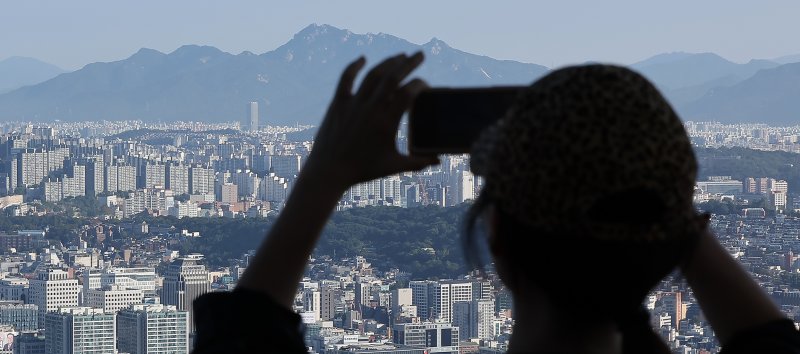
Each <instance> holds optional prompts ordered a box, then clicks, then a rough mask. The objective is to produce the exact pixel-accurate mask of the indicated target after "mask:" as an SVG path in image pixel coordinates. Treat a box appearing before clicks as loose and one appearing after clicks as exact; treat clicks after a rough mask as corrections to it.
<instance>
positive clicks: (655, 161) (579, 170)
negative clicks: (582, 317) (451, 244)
mask: <svg viewBox="0 0 800 354" xmlns="http://www.w3.org/2000/svg"><path fill="white" fill-rule="evenodd" d="M471 168H472V170H473V171H474V172H475V173H476V174H478V175H481V176H482V177H483V178H484V181H485V182H484V189H483V191H482V192H481V195H480V196H479V197H478V199H477V200H476V202H475V204H474V205H473V207H472V209H471V211H470V215H469V218H468V219H469V220H470V224H469V225H474V221H475V219H477V218H478V217H480V216H482V215H484V214H485V211H486V210H491V217H490V219H491V220H490V222H489V223H488V224H489V225H490V229H491V230H490V237H489V246H490V249H491V251H492V255H493V258H494V262H495V266H496V268H497V270H498V274H499V275H500V277H501V278H502V279H503V281H504V283H505V284H506V285H507V286H508V287H509V288H510V289H511V291H512V292H513V293H514V295H515V298H517V299H516V300H515V301H520V299H518V298H519V296H520V291H521V289H520V288H519V284H521V283H522V282H525V283H526V284H534V285H535V286H536V287H537V289H539V290H540V291H541V292H542V293H543V294H544V295H545V296H546V298H547V299H548V301H549V302H550V303H551V304H552V305H553V306H556V307H558V308H559V309H560V310H561V311H563V312H566V313H574V314H580V313H584V314H585V313H587V312H586V311H589V312H590V313H592V315H593V316H597V317H598V318H601V319H608V320H612V321H615V322H617V323H619V324H620V326H621V327H624V326H625V323H627V322H629V321H630V320H629V318H632V317H636V316H637V314H638V313H639V312H638V311H639V309H641V303H642V301H643V299H644V297H645V295H646V294H647V292H648V291H649V290H650V289H651V288H652V287H653V286H655V285H656V284H657V283H658V281H659V280H660V279H662V278H663V277H664V276H666V275H667V274H669V273H670V272H671V271H672V270H673V269H675V267H676V265H677V264H678V262H679V261H680V260H681V259H682V257H683V255H684V253H685V250H686V249H688V248H689V246H690V245H691V244H692V242H691V241H692V239H693V237H692V236H693V235H694V234H695V232H694V231H695V229H696V225H697V222H696V220H697V219H698V218H697V216H696V213H695V211H694V208H693V206H692V193H693V188H694V183H695V177H696V172H697V163H696V160H695V157H694V153H693V151H692V148H691V144H690V141H689V138H688V136H687V134H686V131H685V130H684V127H683V124H682V123H681V121H680V119H679V118H678V116H677V115H676V114H675V112H674V111H673V110H672V108H671V107H670V105H669V104H668V103H667V101H666V100H665V99H664V98H663V96H662V95H661V94H660V93H659V92H658V90H657V89H656V88H655V87H654V86H653V85H652V84H651V83H650V82H649V81H648V80H647V79H645V78H644V77H642V76H641V75H639V74H638V73H635V72H633V71H631V70H629V69H626V68H623V67H618V66H611V65H586V66H574V67H567V68H564V69H560V70H556V71H554V72H552V73H550V74H548V75H547V76H545V77H543V78H542V79H540V80H538V81H536V82H535V83H534V84H533V85H531V86H530V87H528V88H527V89H526V90H524V91H523V92H522V93H521V95H520V97H519V98H518V99H517V101H516V103H515V104H514V105H513V106H512V107H511V108H510V109H509V111H508V113H507V114H506V116H505V117H503V118H502V119H500V120H499V121H498V123H496V124H495V125H494V126H492V127H491V128H490V129H488V130H487V131H485V132H484V133H483V134H482V136H481V138H480V139H479V140H478V141H477V142H476V143H475V145H474V146H473V150H472V156H471ZM469 227H470V228H471V226H469ZM468 235H470V236H469V237H467V238H465V241H466V243H465V244H466V246H467V247H466V249H465V251H466V252H465V253H466V255H467V258H468V260H470V261H471V262H472V263H473V264H477V263H479V257H478V254H477V252H476V251H475V249H474V247H472V243H473V241H474V237H473V236H471V235H472V232H469V233H468ZM478 265H479V264H478ZM523 301H524V300H523Z"/></svg>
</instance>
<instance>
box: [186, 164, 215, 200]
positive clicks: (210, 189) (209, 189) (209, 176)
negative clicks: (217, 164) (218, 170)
mask: <svg viewBox="0 0 800 354" xmlns="http://www.w3.org/2000/svg"><path fill="white" fill-rule="evenodd" d="M214 178H215V176H214V170H213V169H210V168H206V167H203V166H192V167H191V168H189V191H190V194H211V193H214Z"/></svg>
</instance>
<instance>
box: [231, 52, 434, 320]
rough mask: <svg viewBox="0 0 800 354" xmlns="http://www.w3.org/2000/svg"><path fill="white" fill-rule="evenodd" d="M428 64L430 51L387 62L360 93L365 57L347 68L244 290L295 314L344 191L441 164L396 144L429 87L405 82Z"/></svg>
mask: <svg viewBox="0 0 800 354" xmlns="http://www.w3.org/2000/svg"><path fill="white" fill-rule="evenodd" d="M422 59H423V56H422V53H417V54H415V55H413V56H411V57H408V56H406V55H404V54H401V55H398V56H394V57H391V58H389V59H386V60H385V61H383V62H382V63H380V64H379V65H377V66H376V67H375V68H374V69H372V70H371V71H370V72H369V73H368V74H367V76H366V77H365V78H364V81H363V82H362V84H361V87H360V88H359V89H358V91H357V92H356V93H355V94H354V93H353V92H352V88H353V81H354V79H355V77H356V75H357V74H358V72H359V70H361V68H362V67H363V66H364V64H365V60H364V59H363V58H361V59H358V60H356V61H355V62H353V63H352V64H350V65H349V66H348V67H347V69H345V71H344V73H343V74H342V77H341V80H340V82H339V86H338V88H337V91H336V94H335V97H334V99H333V102H332V103H331V105H330V107H329V109H328V112H327V114H326V116H325V119H324V121H323V123H322V125H321V126H320V129H319V132H318V133H317V137H316V138H315V142H314V148H313V150H312V152H311V154H310V155H309V157H308V161H307V162H306V163H305V166H304V167H303V170H302V171H301V172H300V176H299V177H298V179H297V184H296V185H295V186H294V188H293V189H292V193H291V195H290V196H289V199H288V200H287V202H286V206H285V208H284V209H283V210H282V211H281V213H280V216H279V217H278V220H276V221H275V224H274V225H273V226H272V229H271V230H270V232H269V234H268V235H267V237H266V239H265V240H264V242H263V243H262V244H261V246H260V248H259V249H258V252H257V253H256V255H255V257H254V258H253V260H252V261H251V263H250V265H249V266H248V267H247V270H246V271H245V273H244V274H243V275H242V278H241V280H240V281H239V283H238V285H237V288H243V289H248V290H253V291H258V292H261V293H264V294H266V295H269V296H270V297H271V298H272V299H273V300H275V301H277V302H278V303H279V304H281V305H283V306H285V307H286V308H289V309H291V307H292V303H293V301H294V297H295V293H296V291H297V285H298V283H299V282H300V280H301V279H302V275H303V272H304V270H305V267H306V263H307V261H308V258H309V256H310V255H311V252H312V251H313V250H314V247H315V245H316V243H317V240H318V239H319V236H320V233H321V232H322V228H323V227H324V225H325V223H326V222H327V220H328V217H329V216H330V214H331V212H332V210H333V209H334V208H335V206H336V204H337V202H338V201H339V199H340V198H341V196H342V194H343V193H344V192H345V191H347V189H348V188H349V187H350V186H352V185H354V184H357V183H359V182H365V181H369V180H372V179H375V178H379V177H382V176H386V175H390V174H393V173H398V172H402V171H408V170H419V169H422V168H424V167H426V166H429V165H432V164H435V163H437V162H438V160H437V159H436V158H435V157H411V156H405V155H401V154H400V153H399V152H398V151H397V148H396V146H395V136H396V134H397V127H398V124H399V123H400V118H401V117H402V115H403V113H404V112H405V111H406V110H407V109H408V108H409V105H410V104H411V102H412V100H413V98H414V97H415V95H416V94H417V93H418V92H419V91H420V90H422V89H423V88H425V87H426V86H427V85H426V84H425V83H424V82H423V81H421V80H418V79H415V80H411V81H409V82H408V83H407V84H404V85H401V83H402V81H403V80H404V79H405V78H406V77H407V76H408V75H409V74H410V73H411V72H412V71H413V70H414V69H415V68H416V67H417V66H419V64H420V63H421V62H422Z"/></svg>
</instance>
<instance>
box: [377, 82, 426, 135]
mask: <svg viewBox="0 0 800 354" xmlns="http://www.w3.org/2000/svg"><path fill="white" fill-rule="evenodd" d="M428 88H429V86H428V83H426V82H425V81H423V80H422V79H413V80H411V81H409V82H407V83H406V84H405V85H403V87H401V88H399V89H398V92H397V94H396V95H395V97H394V100H393V101H392V102H391V104H390V105H389V107H388V109H387V111H389V112H390V114H389V117H390V119H387V120H386V125H387V127H390V128H393V129H396V128H397V124H399V123H400V119H401V118H402V117H403V112H405V111H406V110H408V109H409V107H410V106H411V103H412V102H414V99H415V98H416V97H417V95H419V93H420V92H422V91H424V90H426V89H428Z"/></svg>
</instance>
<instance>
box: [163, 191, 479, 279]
mask: <svg viewBox="0 0 800 354" xmlns="http://www.w3.org/2000/svg"><path fill="white" fill-rule="evenodd" d="M467 207H468V205H466V204H465V205H461V206H456V207H449V208H441V207H436V206H429V207H421V208H408V209H406V208H397V207H366V208H356V209H351V210H346V211H341V212H337V213H334V214H333V216H332V217H331V220H330V221H329V222H328V225H327V226H326V227H325V230H324V231H323V236H322V238H321V239H320V242H319V244H318V246H317V248H316V251H315V255H317V256H319V255H330V256H334V255H335V256H336V258H341V257H347V256H354V255H362V256H364V257H366V258H367V260H368V261H369V262H371V263H372V264H373V266H375V267H378V268H379V269H381V270H388V269H389V268H392V267H397V268H399V269H400V270H403V271H406V272H410V273H412V274H413V275H414V277H415V278H429V277H432V278H453V277H458V276H460V275H463V274H465V273H466V272H467V268H466V265H465V262H464V258H463V253H462V250H461V240H460V237H461V233H462V227H463V224H462V220H463V216H464V215H465V213H466V210H467ZM273 221H274V218H267V219H260V218H251V219H244V220H242V219H236V220H233V219H219V218H215V219H203V218H193V219H189V218H184V219H180V220H177V219H174V218H158V219H155V220H153V222H154V223H156V224H160V223H168V224H171V225H174V226H175V227H176V229H179V230H180V229H188V230H191V231H200V233H201V235H202V236H203V237H201V238H197V239H192V238H189V239H187V240H186V241H185V242H184V243H183V244H182V245H181V246H180V247H181V249H182V251H185V252H200V253H203V254H205V255H207V256H208V259H209V260H210V261H211V262H212V263H214V264H217V265H227V260H228V259H230V258H238V257H240V256H241V255H242V254H243V253H244V252H246V251H247V250H250V249H255V248H256V247H257V246H258V245H259V244H260V242H261V240H263V237H264V235H265V233H266V231H267V230H269V228H270V226H271V225H272V222H273Z"/></svg>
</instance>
